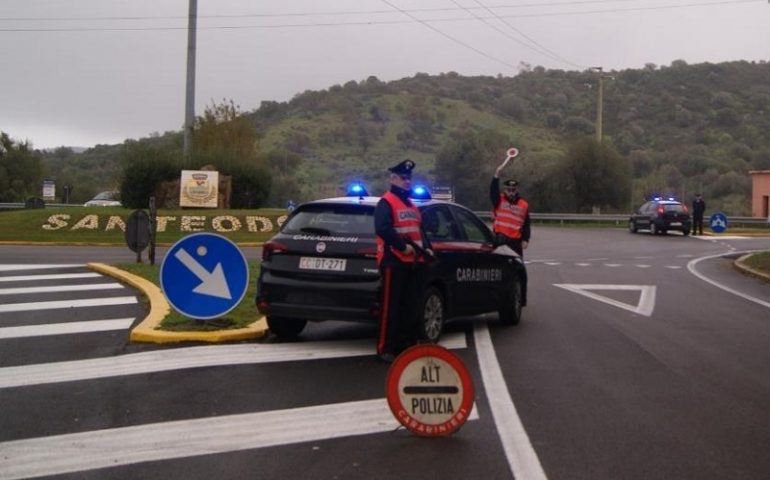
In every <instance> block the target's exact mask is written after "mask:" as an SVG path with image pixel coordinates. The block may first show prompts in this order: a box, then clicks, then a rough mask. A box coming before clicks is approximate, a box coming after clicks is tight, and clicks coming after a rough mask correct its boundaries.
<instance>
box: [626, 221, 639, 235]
mask: <svg viewBox="0 0 770 480" xmlns="http://www.w3.org/2000/svg"><path fill="white" fill-rule="evenodd" d="M628 231H629V232H631V233H636V231H637V228H636V223H634V221H633V220H629V222H628Z"/></svg>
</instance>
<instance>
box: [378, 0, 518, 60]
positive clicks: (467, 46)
mask: <svg viewBox="0 0 770 480" xmlns="http://www.w3.org/2000/svg"><path fill="white" fill-rule="evenodd" d="M382 2H383V3H385V4H386V5H388V6H390V7H391V8H393V9H394V10H397V11H399V12H401V13H403V14H404V15H406V16H407V17H409V18H411V19H412V20H414V21H416V22H418V23H421V24H422V25H424V26H425V27H427V28H429V29H431V30H433V31H434V32H436V33H438V34H439V35H441V36H442V37H444V38H447V39H449V40H451V41H453V42H455V43H457V44H458V45H461V46H463V47H465V48H467V49H469V50H472V51H474V52H476V53H478V54H479V55H481V56H483V57H485V58H488V59H489V60H492V61H495V62H497V63H501V64H503V65H506V66H508V67H511V68H513V69H514V70H518V67H516V66H514V65H511V64H510V63H508V62H506V61H505V60H501V59H499V58H497V57H493V56H492V55H489V54H488V53H486V52H484V51H482V50H479V49H478V48H476V47H473V46H471V45H468V44H467V43H465V42H463V41H461V40H458V39H456V38H454V37H453V36H451V35H449V34H447V33H444V32H442V31H441V30H439V29H438V28H436V27H434V26H432V25H430V24H429V23H426V22H424V21H422V20H420V19H419V18H417V17H415V16H414V15H412V14H411V13H409V12H406V11H404V10H401V9H400V8H398V7H397V6H395V5H393V4H392V3H390V2H389V1H388V0H382Z"/></svg>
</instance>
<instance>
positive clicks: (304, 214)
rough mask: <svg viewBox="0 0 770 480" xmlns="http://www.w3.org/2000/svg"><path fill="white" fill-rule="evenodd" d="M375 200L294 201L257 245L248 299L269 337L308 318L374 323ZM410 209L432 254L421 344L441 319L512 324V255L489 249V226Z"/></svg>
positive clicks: (437, 204) (448, 212) (454, 213)
mask: <svg viewBox="0 0 770 480" xmlns="http://www.w3.org/2000/svg"><path fill="white" fill-rule="evenodd" d="M378 201H379V197H368V196H367V197H358V196H352V197H340V198H330V199H324V200H317V201H313V202H309V203H305V204H302V205H300V206H298V207H297V209H296V210H295V211H294V212H293V213H292V215H291V216H290V217H289V218H288V219H287V221H286V222H285V223H284V225H283V227H282V228H281V231H280V232H279V233H278V234H277V235H275V236H274V237H273V238H272V239H271V240H270V241H269V242H267V243H266V244H265V245H264V248H263V251H262V267H261V271H260V276H259V280H258V284H257V298H256V301H257V307H258V308H259V310H260V312H262V313H264V314H265V315H266V317H267V323H268V326H269V327H270V330H271V331H272V332H273V333H275V334H276V335H277V336H278V337H281V338H294V337H296V336H297V335H299V333H300V332H301V331H302V329H303V328H304V327H305V325H306V324H307V322H308V321H324V320H348V321H354V322H365V323H373V324H376V323H377V322H378V321H379V316H380V310H381V308H382V305H381V304H380V287H381V283H380V274H379V269H378V267H377V261H376V253H377V246H376V240H375V233H374V209H375V206H376V205H377V202H378ZM415 203H416V205H417V206H418V207H419V208H420V211H421V213H422V218H423V227H424V230H425V234H426V236H427V238H428V239H429V240H430V242H431V246H432V248H433V251H434V252H435V255H436V258H437V261H435V262H430V264H429V267H428V271H429V274H428V275H429V278H428V281H427V282H426V284H425V288H424V290H423V291H422V292H420V295H421V299H422V303H421V309H420V313H421V315H420V333H421V335H422V338H423V339H424V340H427V341H431V342H435V341H437V340H438V338H439V336H440V334H441V331H442V329H443V327H444V323H445V322H446V321H447V320H448V319H452V318H455V317H462V316H471V315H477V314H481V313H488V312H498V313H499V315H500V320H501V321H502V322H503V323H504V324H509V325H516V324H518V323H519V320H520V318H521V310H522V304H521V299H522V294H523V293H524V292H523V291H522V281H521V279H522V276H523V275H524V268H525V267H524V264H523V262H522V260H521V258H520V257H519V256H518V255H517V254H516V253H515V252H513V251H512V250H511V249H510V248H508V247H507V246H496V245H495V244H494V243H493V242H494V236H493V234H492V233H491V232H490V230H489V228H488V227H487V226H486V225H485V224H484V222H483V221H482V220H481V219H479V218H478V217H477V216H476V215H475V214H474V213H473V212H471V211H470V210H468V209H467V208H465V207H462V206H460V205H457V204H454V203H449V202H443V201H436V200H427V201H419V202H415Z"/></svg>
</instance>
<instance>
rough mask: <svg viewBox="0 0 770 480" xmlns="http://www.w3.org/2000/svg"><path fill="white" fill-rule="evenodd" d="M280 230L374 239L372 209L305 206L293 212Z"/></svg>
mask: <svg viewBox="0 0 770 480" xmlns="http://www.w3.org/2000/svg"><path fill="white" fill-rule="evenodd" d="M281 230H282V231H283V232H284V233H291V234H299V233H307V234H313V235H339V234H353V235H358V236H371V237H374V207H368V206H363V205H306V206H304V207H303V208H302V209H300V210H297V211H295V212H294V215H292V217H291V218H290V219H289V220H288V221H287V222H286V223H285V224H284V225H283V228H282V229H281Z"/></svg>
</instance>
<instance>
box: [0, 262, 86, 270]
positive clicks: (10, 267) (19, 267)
mask: <svg viewBox="0 0 770 480" xmlns="http://www.w3.org/2000/svg"><path fill="white" fill-rule="evenodd" d="M74 267H85V265H84V264H82V263H79V264H75V263H62V264H55V263H54V264H40V265H34V264H26V263H25V264H21V265H19V264H16V265H0V272H13V271H15V270H45V269H50V268H74Z"/></svg>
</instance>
